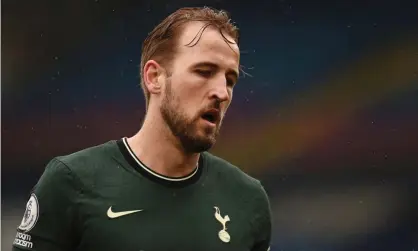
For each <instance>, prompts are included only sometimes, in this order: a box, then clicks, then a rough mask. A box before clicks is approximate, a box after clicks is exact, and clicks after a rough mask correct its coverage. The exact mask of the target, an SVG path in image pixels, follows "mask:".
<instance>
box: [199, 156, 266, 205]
mask: <svg viewBox="0 0 418 251" xmlns="http://www.w3.org/2000/svg"><path fill="white" fill-rule="evenodd" d="M204 158H206V161H207V163H208V165H209V168H210V169H211V170H210V172H211V173H213V174H215V175H216V176H217V178H218V179H220V180H221V182H226V183H229V184H230V185H233V186H234V187H237V186H238V187H239V188H240V189H244V190H246V191H247V192H253V193H257V194H258V195H260V196H261V197H265V196H266V193H265V190H264V188H263V186H262V185H261V182H260V181H259V180H258V179H256V178H254V177H252V176H250V175H249V174H247V173H245V172H244V171H242V170H241V169H240V168H239V167H237V166H235V165H234V164H232V163H230V162H229V161H227V160H225V159H222V158H220V157H218V156H215V155H213V154H211V153H208V152H205V153H204Z"/></svg>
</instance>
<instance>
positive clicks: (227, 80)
mask: <svg viewBox="0 0 418 251" xmlns="http://www.w3.org/2000/svg"><path fill="white" fill-rule="evenodd" d="M226 83H227V84H228V86H229V87H234V86H235V83H236V82H235V80H234V79H231V78H227V79H226Z"/></svg>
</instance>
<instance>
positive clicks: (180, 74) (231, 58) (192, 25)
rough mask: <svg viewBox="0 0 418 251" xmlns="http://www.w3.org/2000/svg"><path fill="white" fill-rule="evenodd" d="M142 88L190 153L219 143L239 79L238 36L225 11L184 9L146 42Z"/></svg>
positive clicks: (150, 108)
mask: <svg viewBox="0 0 418 251" xmlns="http://www.w3.org/2000/svg"><path fill="white" fill-rule="evenodd" d="M142 53H143V54H142V58H141V86H142V88H143V90H144V95H145V99H146V106H147V113H148V114H147V116H148V115H151V116H155V115H156V114H150V113H158V114H157V115H160V116H161V118H162V120H163V121H164V122H165V124H166V125H167V128H169V130H170V132H171V133H172V134H173V135H174V136H175V137H176V138H177V139H178V142H179V143H180V144H181V146H182V147H183V149H184V150H185V151H186V152H190V153H197V152H202V151H206V150H208V149H210V148H211V147H212V146H213V145H214V144H215V142H216V138H217V135H218V134H219V130H220V127H221V124H222V120H223V118H224V116H225V113H226V111H227V109H228V107H229V105H230V103H231V100H232V94H233V88H234V86H235V84H236V83H237V79H238V74H239V58H240V54H239V48H238V30H237V28H236V27H235V26H234V25H233V24H232V23H231V22H230V19H229V16H228V15H227V14H226V13H225V12H223V11H217V10H213V9H210V8H207V7H205V8H183V9H180V10H178V11H176V12H174V13H173V14H171V15H170V16H168V17H167V18H166V19H165V20H163V21H162V22H161V23H160V24H159V25H158V26H157V27H156V28H155V29H154V30H153V31H152V32H151V33H150V34H149V36H148V38H147V39H146V40H145V41H144V44H143V48H142Z"/></svg>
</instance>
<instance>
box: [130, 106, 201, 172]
mask: <svg viewBox="0 0 418 251" xmlns="http://www.w3.org/2000/svg"><path fill="white" fill-rule="evenodd" d="M154 114H155V113H154ZM128 144H129V146H130V147H131V149H132V151H133V152H134V153H135V155H136V156H137V157H138V158H139V159H140V160H141V162H143V163H144V164H145V165H146V166H147V167H148V168H150V169H152V170H153V171H154V172H156V173H159V174H161V175H164V176H168V177H172V178H178V177H183V176H187V175H188V174H190V173H191V172H193V171H194V169H195V168H196V166H197V163H198V160H199V156H200V154H199V153H192V154H188V153H186V152H185V151H184V150H183V149H182V147H181V145H180V143H179V142H178V139H177V138H176V137H175V136H174V135H173V134H172V133H171V130H170V129H169V128H168V126H166V124H165V122H164V121H163V119H162V118H161V116H151V115H149V114H148V115H147V116H146V118H145V121H144V124H143V126H142V128H141V129H140V130H139V132H138V133H137V134H135V135H134V136H133V137H131V138H128Z"/></svg>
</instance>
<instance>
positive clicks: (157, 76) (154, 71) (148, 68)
mask: <svg viewBox="0 0 418 251" xmlns="http://www.w3.org/2000/svg"><path fill="white" fill-rule="evenodd" d="M162 77H163V68H162V67H161V66H160V64H158V63H157V62H156V61H155V60H148V61H147V62H146V63H145V65H144V83H145V86H146V88H147V89H148V91H149V92H150V93H152V94H158V93H160V92H161V84H162V80H163V79H162Z"/></svg>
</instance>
